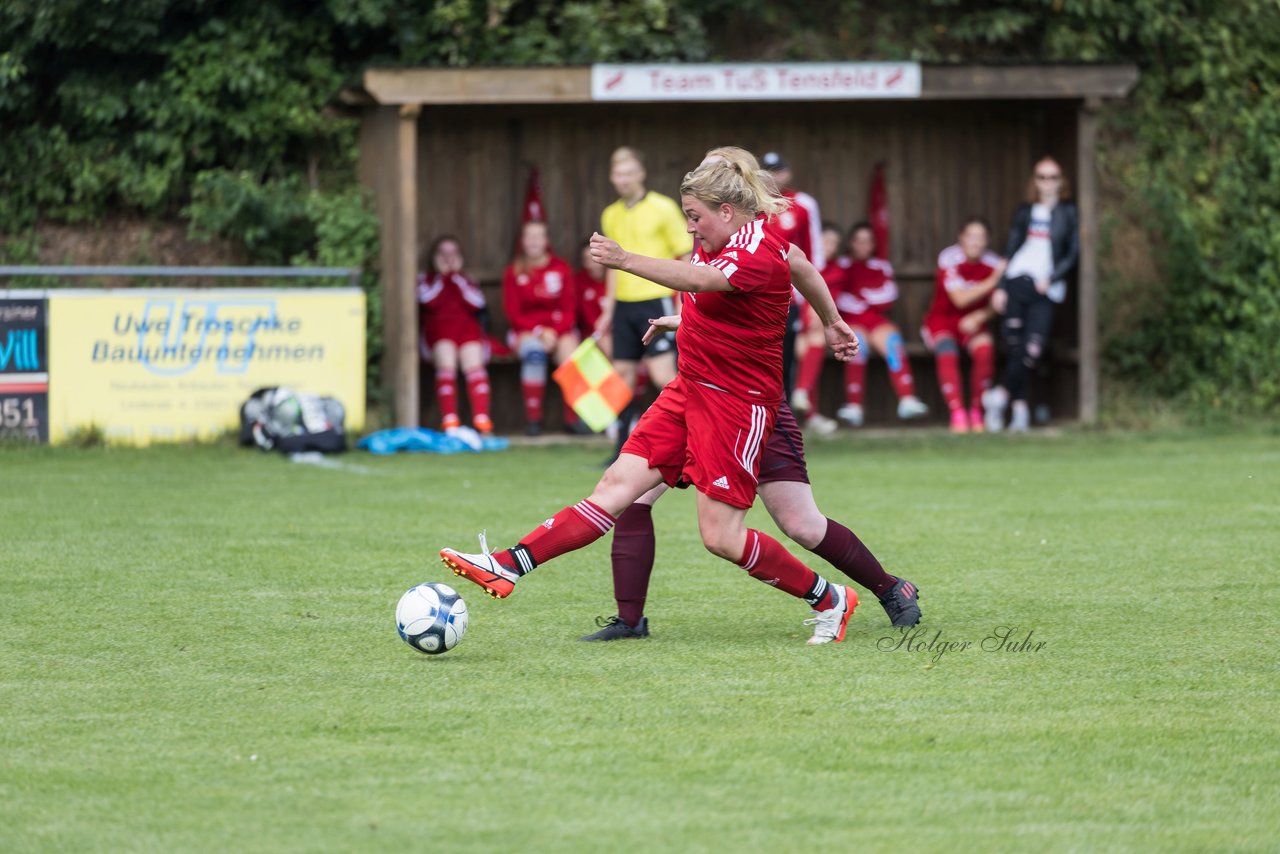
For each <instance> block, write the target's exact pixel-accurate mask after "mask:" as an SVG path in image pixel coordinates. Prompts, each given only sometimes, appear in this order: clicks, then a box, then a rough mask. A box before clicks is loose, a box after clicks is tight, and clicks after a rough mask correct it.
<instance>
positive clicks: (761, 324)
mask: <svg viewBox="0 0 1280 854" xmlns="http://www.w3.org/2000/svg"><path fill="white" fill-rule="evenodd" d="M789 248H790V245H789V244H788V243H786V242H784V241H782V240H781V239H780V238H779V237H778V235H777V234H775V233H774V230H773V229H771V228H766V227H765V219H764V217H759V218H757V219H754V220H752V221H751V222H749V223H747V224H746V225H744V226H742V228H740V229H738V231H737V232H736V233H735V234H734V235H733V236H732V237H731V238H729V242H728V244H726V245H725V247H724V249H722V250H721V251H720V253H719V254H717V255H716V256H715V257H714V258H710V259H708V258H707V256H706V253H704V252H701V251H698V252H695V253H694V257H693V260H692V263H694V264H699V265H702V264H709V265H710V266H712V267H715V268H716V269H717V270H719V271H720V272H722V273H724V276H725V278H726V279H728V280H729V284H730V285H731V286H732V290H729V291H711V292H707V293H700V294H694V293H686V294H684V308H683V312H682V316H681V320H680V331H679V332H678V333H676V345H677V353H678V358H679V371H680V374H681V376H683V377H685V379H687V380H692V381H694V382H698V383H702V384H703V385H706V386H710V387H712V388H717V389H720V390H722V391H727V392H729V393H730V394H733V395H736V396H737V397H740V398H742V399H744V400H747V401H750V402H752V403H756V404H760V405H764V406H776V405H777V404H778V403H779V402H780V401H781V400H782V339H783V336H784V334H785V333H786V326H787V308H788V306H789V305H790V303H791V265H790V263H789V262H788V260H787V252H788V250H789Z"/></svg>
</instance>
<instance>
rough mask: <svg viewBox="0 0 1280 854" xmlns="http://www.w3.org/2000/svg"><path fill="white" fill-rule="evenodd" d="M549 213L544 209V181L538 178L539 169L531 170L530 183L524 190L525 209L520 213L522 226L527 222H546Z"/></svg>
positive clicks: (535, 167)
mask: <svg viewBox="0 0 1280 854" xmlns="http://www.w3.org/2000/svg"><path fill="white" fill-rule="evenodd" d="M546 221H547V211H546V209H545V208H543V207H542V179H541V178H540V177H538V167H537V166H534V167H533V168H532V169H530V170H529V183H528V185H527V186H526V187H525V190H524V209H523V210H522V211H521V212H520V224H521V225H524V224H525V223H526V222H546Z"/></svg>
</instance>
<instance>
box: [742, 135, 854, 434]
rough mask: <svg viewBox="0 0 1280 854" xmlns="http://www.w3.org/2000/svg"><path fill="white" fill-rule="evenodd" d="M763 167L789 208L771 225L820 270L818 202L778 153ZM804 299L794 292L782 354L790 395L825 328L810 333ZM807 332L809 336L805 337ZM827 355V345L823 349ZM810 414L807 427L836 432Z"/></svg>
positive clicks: (762, 160)
mask: <svg viewBox="0 0 1280 854" xmlns="http://www.w3.org/2000/svg"><path fill="white" fill-rule="evenodd" d="M760 165H761V166H763V167H764V168H765V170H766V171H767V172H768V173H769V174H770V176H772V177H773V181H774V183H775V184H776V185H777V187H778V192H779V193H781V195H782V197H783V198H784V199H786V201H787V207H786V209H785V210H783V211H782V213H780V214H778V217H777V219H774V220H772V221H771V222H770V227H771V228H773V229H774V230H775V232H777V234H778V236H779V237H780V238H781V239H782V240H784V241H785V242H787V243H789V244H790V245H792V246H798V247H799V248H800V251H801V252H803V253H804V255H805V257H806V258H808V259H809V262H810V263H812V264H813V266H814V267H816V268H817V269H819V270H821V269H822V267H823V265H824V264H825V263H826V259H825V256H824V252H823V246H822V241H821V238H820V231H821V223H822V215H821V214H820V213H819V212H818V202H817V200H816V199H814V197H813V196H811V195H809V194H808V193H802V192H800V191H799V190H797V189H796V188H795V187H793V186H792V185H791V181H792V177H793V175H792V172H791V164H790V163H789V162H788V161H787V159H786V158H785V157H783V156H782V155H781V154H779V153H778V152H776V151H770V152H768V153H766V154H765V155H764V157H761V158H760ZM807 314H808V312H807V311H806V309H805V305H804V299H803V298H802V297H801V295H800V294H799V293H798V292H796V291H794V290H793V291H792V292H791V308H790V309H788V313H787V337H786V339H785V340H784V342H783V351H782V384H783V386H784V387H785V388H786V392H787V395H791V393H792V391H793V389H794V386H795V382H796V364H797V361H799V360H803V359H804V354H805V351H806V349H807V347H808V341H809V340H810V339H811V338H813V339H820V338H822V334H823V332H822V327H821V326H817V327H815V328H813V329H812V330H809V324H808V322H807V321H808V320H809V318H808V317H807ZM806 333H807V334H806ZM820 349H821V351H822V352H826V344H825V343H824V344H823V346H822V347H821V348H820ZM805 411H806V412H807V414H808V416H809V417H808V421H807V424H806V426H808V427H809V428H811V429H813V430H815V431H816V432H819V433H833V432H835V429H836V425H835V422H833V421H831V420H830V419H827V418H823V417H822V416H821V415H819V414H818V413H817V411H816V410H808V409H806V410H805Z"/></svg>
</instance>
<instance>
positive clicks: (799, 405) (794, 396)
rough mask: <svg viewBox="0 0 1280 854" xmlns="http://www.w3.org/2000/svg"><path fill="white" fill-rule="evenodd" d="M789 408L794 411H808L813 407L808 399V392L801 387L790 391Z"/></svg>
mask: <svg viewBox="0 0 1280 854" xmlns="http://www.w3.org/2000/svg"><path fill="white" fill-rule="evenodd" d="M791 408H792V409H793V410H794V411H796V412H808V411H809V410H810V409H813V402H812V401H811V400H809V392H807V391H805V390H804V389H802V388H798V389H796V390H795V391H793V392H791Z"/></svg>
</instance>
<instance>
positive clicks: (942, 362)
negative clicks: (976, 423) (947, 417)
mask: <svg viewBox="0 0 1280 854" xmlns="http://www.w3.org/2000/svg"><path fill="white" fill-rule="evenodd" d="M952 346H955V345H952ZM937 359H938V387H939V388H941V389H942V399H943V400H945V401H946V402H947V408H948V409H950V410H951V411H952V412H955V411H956V410H957V409H963V408H964V401H962V400H961V399H960V354H959V353H957V352H956V351H955V350H948V351H946V352H942V353H939V354H938V357H937Z"/></svg>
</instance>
